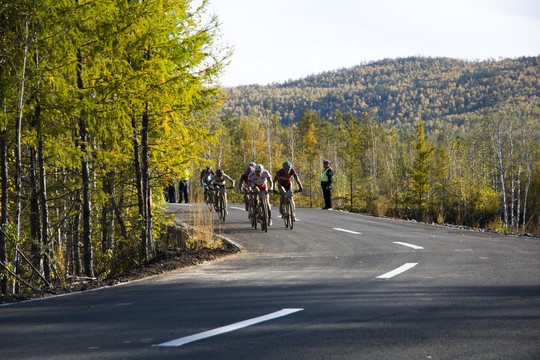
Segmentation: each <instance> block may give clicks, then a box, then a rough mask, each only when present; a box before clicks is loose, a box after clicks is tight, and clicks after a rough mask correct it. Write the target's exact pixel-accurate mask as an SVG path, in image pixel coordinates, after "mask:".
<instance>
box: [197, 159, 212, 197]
mask: <svg viewBox="0 0 540 360" xmlns="http://www.w3.org/2000/svg"><path fill="white" fill-rule="evenodd" d="M214 175H215V174H214V170H212V167H211V166H210V165H206V167H205V168H204V169H202V171H201V177H200V179H199V183H200V184H201V186H204V193H205V194H208V195H210V197H211V196H212V192H210V190H213V189H212V188H211V184H210V182H211V181H212V177H213V176H214ZM210 199H211V200H212V198H210Z"/></svg>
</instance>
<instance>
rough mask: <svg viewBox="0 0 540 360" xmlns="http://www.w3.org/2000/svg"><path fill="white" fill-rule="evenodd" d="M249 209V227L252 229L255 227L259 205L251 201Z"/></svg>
mask: <svg viewBox="0 0 540 360" xmlns="http://www.w3.org/2000/svg"><path fill="white" fill-rule="evenodd" d="M249 211H250V213H251V227H252V228H254V229H257V214H258V211H259V207H258V206H257V204H256V203H255V202H252V203H251V207H250V208H249Z"/></svg>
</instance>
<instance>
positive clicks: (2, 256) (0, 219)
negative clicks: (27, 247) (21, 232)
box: [0, 130, 9, 294]
mask: <svg viewBox="0 0 540 360" xmlns="http://www.w3.org/2000/svg"><path fill="white" fill-rule="evenodd" d="M5 136H6V130H3V131H2V132H1V133H0V176H1V177H2V182H1V189H2V202H1V204H0V206H1V210H0V227H1V228H2V229H1V230H2V231H0V261H2V263H4V264H6V263H7V240H8V239H7V236H6V233H5V232H4V230H5V229H7V226H6V225H7V220H8V211H7V210H8V201H9V199H8V166H7V150H8V147H7V141H6V137H5ZM7 287H8V277H7V275H2V276H1V277H0V291H1V292H2V294H7Z"/></svg>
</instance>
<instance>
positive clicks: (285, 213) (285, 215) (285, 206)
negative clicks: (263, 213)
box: [281, 199, 289, 229]
mask: <svg viewBox="0 0 540 360" xmlns="http://www.w3.org/2000/svg"><path fill="white" fill-rule="evenodd" d="M288 211H289V200H287V199H285V202H284V203H283V214H281V216H282V217H283V221H284V222H285V229H286V228H288V227H289V213H288Z"/></svg>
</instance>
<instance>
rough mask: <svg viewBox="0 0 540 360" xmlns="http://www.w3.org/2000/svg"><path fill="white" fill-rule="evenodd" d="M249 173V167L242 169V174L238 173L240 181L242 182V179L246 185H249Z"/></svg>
mask: <svg viewBox="0 0 540 360" xmlns="http://www.w3.org/2000/svg"><path fill="white" fill-rule="evenodd" d="M249 174H251V169H250V170H246V171H244V172H243V173H242V175H240V183H242V181H243V182H244V183H245V184H246V185H247V186H251V180H249Z"/></svg>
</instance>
